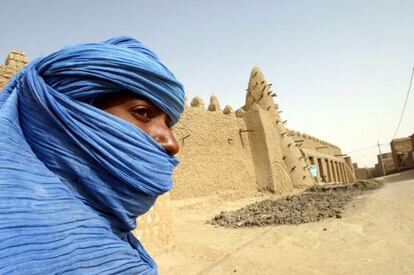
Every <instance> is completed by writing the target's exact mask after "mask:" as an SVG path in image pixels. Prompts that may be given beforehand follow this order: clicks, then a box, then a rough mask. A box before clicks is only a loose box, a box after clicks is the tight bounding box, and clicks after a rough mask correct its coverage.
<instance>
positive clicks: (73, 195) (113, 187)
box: [0, 37, 184, 274]
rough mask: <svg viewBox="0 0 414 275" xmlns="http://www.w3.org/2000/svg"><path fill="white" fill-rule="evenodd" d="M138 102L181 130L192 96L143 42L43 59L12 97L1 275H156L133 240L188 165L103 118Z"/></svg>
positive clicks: (0, 188)
mask: <svg viewBox="0 0 414 275" xmlns="http://www.w3.org/2000/svg"><path fill="white" fill-rule="evenodd" d="M125 91H128V92H132V93H134V94H136V95H137V96H139V97H142V98H145V99H147V100H149V101H151V102H152V103H153V104H154V105H156V106H157V107H159V108H160V109H161V110H163V111H164V112H165V113H166V114H168V116H169V117H170V119H171V121H172V123H176V122H177V121H178V119H179V117H180V115H181V113H182V111H183V108H184V91H183V87H182V85H181V84H180V83H179V82H178V81H177V80H176V78H175V77H174V75H173V74H172V73H171V72H170V71H169V70H168V69H167V68H166V67H165V66H164V65H163V64H161V63H160V61H159V59H158V57H157V56H156V55H155V54H154V53H153V52H151V51H150V50H149V49H148V48H146V47H145V46H144V45H142V44H141V43H140V42H138V41H136V40H134V39H132V38H129V37H116V38H113V39H110V40H108V41H105V42H102V43H90V44H81V45H76V46H70V47H66V48H64V49H62V50H60V51H58V52H56V53H53V54H51V55H49V56H47V57H45V58H41V59H37V60H35V61H33V62H32V63H30V64H29V65H28V66H27V67H26V68H24V69H23V70H22V71H21V72H19V73H18V74H17V75H16V76H15V78H14V79H12V80H11V81H10V82H9V84H8V85H7V86H6V87H5V88H4V90H3V92H1V93H0V217H1V218H0V273H1V274H56V273H77V274H121V273H125V274H152V273H157V269H156V264H155V263H154V261H153V260H152V259H151V257H150V256H149V255H148V254H147V253H146V252H145V250H144V249H143V247H142V246H141V244H140V243H139V241H138V240H136V239H135V238H134V237H133V236H132V234H131V233H130V231H131V230H132V229H133V228H135V226H136V223H135V219H136V217H137V216H139V215H140V214H142V213H145V212H146V211H148V209H149V208H150V207H151V206H152V205H153V203H154V202H155V200H156V197H157V196H158V195H160V194H162V193H164V192H166V191H168V190H170V189H171V187H172V182H171V174H172V171H173V169H174V167H175V166H176V165H177V163H178V161H177V159H176V158H175V157H173V156H170V155H169V154H168V153H167V152H166V151H165V150H164V149H163V147H162V146H160V145H159V144H158V143H157V142H156V141H154V140H153V139H152V138H151V137H149V136H148V135H147V134H146V133H144V132H143V131H142V130H141V129H139V128H137V127H136V126H134V125H132V124H131V123H129V122H126V121H124V120H122V119H120V118H118V117H115V116H113V115H111V114H108V113H106V112H104V111H102V110H99V109H97V108H95V107H93V106H92V105H91V104H90V103H91V102H93V100H94V99H95V98H97V97H100V96H102V95H105V94H109V93H111V94H112V93H119V92H125Z"/></svg>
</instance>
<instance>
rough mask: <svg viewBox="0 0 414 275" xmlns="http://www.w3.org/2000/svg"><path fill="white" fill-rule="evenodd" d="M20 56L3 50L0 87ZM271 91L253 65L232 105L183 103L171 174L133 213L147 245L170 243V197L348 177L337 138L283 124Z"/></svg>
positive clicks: (277, 188)
mask: <svg viewBox="0 0 414 275" xmlns="http://www.w3.org/2000/svg"><path fill="white" fill-rule="evenodd" d="M27 62H28V58H27V56H26V55H25V54H24V53H22V52H18V51H11V52H10V53H9V54H8V56H7V58H6V61H5V64H4V65H0V90H1V89H2V88H3V87H4V86H5V85H6V84H7V82H8V80H9V79H10V78H12V77H13V76H14V75H15V74H16V73H17V72H18V71H19V70H20V69H21V68H23V67H24V66H25V65H26V64H27ZM276 97H277V95H276V93H274V92H273V91H272V87H271V84H269V83H268V82H267V80H266V79H265V77H264V75H263V74H262V72H261V71H260V69H259V68H257V67H255V68H253V70H252V72H251V75H250V79H249V84H248V87H247V94H246V100H245V104H244V106H242V107H241V108H239V109H237V110H236V111H233V110H232V108H231V107H230V106H225V107H224V108H223V109H221V107H220V104H219V101H218V99H217V98H216V97H215V96H212V97H211V98H210V102H209V105H208V106H207V107H206V105H205V104H204V102H203V101H202V99H201V98H199V97H195V98H194V99H192V101H191V102H190V104H189V105H187V106H186V107H185V110H184V113H183V115H182V118H181V120H180V122H179V123H178V124H177V125H175V126H174V128H173V131H174V133H175V135H176V137H177V140H178V141H179V143H180V152H179V153H178V158H179V159H180V161H181V163H180V165H179V166H178V167H177V169H176V171H175V173H174V175H173V180H174V188H173V189H172V190H171V191H170V192H169V193H167V194H165V195H163V196H161V197H160V198H159V199H158V200H157V203H156V204H155V205H154V206H153V208H152V209H151V210H150V211H149V212H148V213H146V214H145V215H143V216H141V217H139V218H138V228H137V229H136V230H135V231H134V233H135V234H136V235H137V236H138V238H139V239H140V240H141V241H142V242H143V243H144V245H145V246H146V247H147V248H148V249H149V250H150V251H151V252H154V251H157V250H159V249H165V248H168V247H170V246H171V245H173V244H174V217H173V209H172V205H171V201H172V200H180V199H187V198H194V197H203V196H208V195H212V194H217V193H220V192H230V191H243V192H257V191H262V192H272V193H277V194H282V193H285V192H289V191H292V190H295V189H300V188H304V187H307V186H311V185H315V184H323V183H331V182H353V181H354V180H355V171H354V168H353V166H352V162H351V159H350V157H347V156H345V155H344V154H342V152H341V149H340V148H339V147H338V146H336V145H333V144H331V143H329V142H326V141H323V140H320V139H318V138H316V137H314V136H311V135H308V134H305V133H301V132H299V131H295V130H291V129H288V128H286V126H285V123H286V121H284V120H283V119H282V117H281V116H280V112H279V106H278V105H277V103H276Z"/></svg>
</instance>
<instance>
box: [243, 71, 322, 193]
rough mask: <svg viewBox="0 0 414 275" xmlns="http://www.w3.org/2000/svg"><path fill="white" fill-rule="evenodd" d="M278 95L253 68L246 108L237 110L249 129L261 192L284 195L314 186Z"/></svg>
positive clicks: (259, 72)
mask: <svg viewBox="0 0 414 275" xmlns="http://www.w3.org/2000/svg"><path fill="white" fill-rule="evenodd" d="M275 97H276V93H274V92H273V91H272V84H269V83H268V82H267V81H266V79H265V77H264V75H263V73H262V72H261V71H260V69H259V68H257V67H254V68H253V70H252V72H251V74H250V80H249V85H248V88H247V94H246V103H245V105H244V106H243V107H242V108H240V109H239V110H237V112H236V115H237V116H238V117H242V118H243V119H244V120H245V122H246V125H247V127H248V129H247V130H248V131H249V132H248V134H249V140H250V146H251V150H252V155H253V161H254V162H255V171H256V177H257V179H258V189H259V190H260V189H267V190H270V191H273V192H284V191H287V190H290V189H293V188H299V187H304V186H309V185H313V184H315V180H314V179H313V177H312V176H311V174H310V172H309V169H308V165H307V163H306V160H305V156H304V154H303V153H302V152H301V150H300V148H299V147H298V146H299V145H298V144H296V143H295V140H294V139H293V138H292V137H291V134H290V133H289V131H288V129H286V127H285V124H286V121H283V120H282V118H281V116H280V110H279V106H278V105H277V104H275V102H274V98H275Z"/></svg>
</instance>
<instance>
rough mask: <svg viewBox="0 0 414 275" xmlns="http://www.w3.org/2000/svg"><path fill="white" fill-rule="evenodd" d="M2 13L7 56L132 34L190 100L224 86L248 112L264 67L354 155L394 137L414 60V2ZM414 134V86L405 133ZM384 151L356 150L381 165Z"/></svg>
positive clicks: (223, 94) (98, 4) (76, 2)
mask: <svg viewBox="0 0 414 275" xmlns="http://www.w3.org/2000/svg"><path fill="white" fill-rule="evenodd" d="M0 18H1V21H2V23H1V26H2V28H1V32H0V37H1V43H0V58H1V59H3V58H5V57H6V55H7V53H8V52H9V51H10V50H11V49H20V50H23V51H24V52H25V53H26V54H27V55H28V56H29V57H30V58H31V59H33V58H34V57H38V56H42V55H46V54H48V53H51V52H53V51H55V50H57V49H59V48H61V47H63V46H65V45H67V44H77V43H80V42H95V41H101V40H104V39H107V38H109V37H112V36H115V35H130V36H133V37H135V38H137V39H138V40H141V41H142V42H144V44H147V45H148V46H150V48H152V49H153V50H154V51H155V52H156V53H157V54H158V55H159V56H160V58H161V60H162V61H163V62H164V63H165V64H167V66H168V67H170V68H171V70H172V71H173V72H174V73H175V75H176V76H177V78H179V79H180V80H181V81H182V82H183V83H184V85H185V88H186V92H187V97H188V98H189V101H190V100H191V99H192V98H193V97H194V96H201V97H202V98H203V99H204V101H205V102H206V103H208V101H209V97H210V96H211V95H212V94H213V93H214V95H216V96H217V97H218V98H219V101H220V104H221V105H222V106H224V105H226V104H230V105H231V106H232V107H233V109H237V108H239V107H240V106H241V105H243V103H244V98H245V89H246V87H247V82H248V79H249V74H250V70H251V68H252V67H253V66H255V65H257V66H259V67H260V68H261V69H262V71H263V73H264V74H265V76H266V78H267V79H268V81H269V82H271V83H273V87H274V90H275V91H276V92H277V93H278V97H277V103H278V104H279V105H280V106H281V109H282V110H283V113H282V117H283V119H287V120H288V123H287V126H288V127H289V128H291V129H295V130H299V131H301V132H306V133H308V134H311V135H314V136H316V137H318V138H320V139H324V140H326V141H328V142H331V143H334V144H336V145H338V146H339V147H341V148H342V151H343V152H344V153H347V152H349V151H353V150H356V149H359V148H363V147H367V146H371V145H375V144H376V142H377V140H379V141H380V142H381V143H387V144H388V143H389V142H390V141H391V138H392V136H393V134H394V131H395V129H396V126H397V122H398V120H399V117H400V114H401V110H402V107H403V103H404V99H405V96H406V93H407V90H408V84H409V80H410V75H411V70H412V67H413V65H414V1H412V0H407V1H397V0H390V1H379V0H375V1H374V0H371V1H360V0H359V1H356V0H347V1H339V0H337V1H332V0H329V1H328V0H327V1H320V0H313V1H305V0H303V1H260V0H256V1H252V0H250V1H235V0H234V1H230V0H227V1H226V0H221V1H215V0H209V1H196V0H192V1H171V0H170V1H167V0H165V1H155V0H153V1H139V0H128V1H104V0H100V1H96V0H95V1H91V0H88V1H81V0H70V1H56V0H55V1H52V0H50V1H42V0H37V1H29V0H27V1H18V0H13V1H8V0H3V1H1V5H0ZM413 90H414V87H413ZM412 133H414V92H413V91H412V93H411V95H410V97H409V99H408V103H407V109H406V113H405V115H404V118H403V121H402V123H401V127H400V130H399V132H398V135H397V136H399V137H403V136H408V135H410V134H412ZM382 149H383V150H384V151H389V150H390V149H389V146H383V147H382ZM377 152H378V148H375V147H372V148H371V149H368V150H363V151H359V152H355V153H353V154H351V156H352V157H353V160H354V161H357V162H358V163H359V164H360V166H364V165H372V164H374V163H375V161H376V153H377Z"/></svg>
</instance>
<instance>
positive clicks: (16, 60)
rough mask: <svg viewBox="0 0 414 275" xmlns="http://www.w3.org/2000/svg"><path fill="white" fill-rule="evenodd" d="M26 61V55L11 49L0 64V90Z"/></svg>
mask: <svg viewBox="0 0 414 275" xmlns="http://www.w3.org/2000/svg"><path fill="white" fill-rule="evenodd" d="M27 62H28V58H27V56H26V55H25V54H24V53H23V52H20V51H11V52H10V53H9V54H8V55H7V57H6V61H5V62H4V65H3V64H0V90H1V89H2V88H3V87H4V86H6V84H7V82H8V81H9V80H10V79H11V78H12V77H13V76H14V75H15V74H16V73H17V72H18V71H19V70H20V69H21V68H23V67H24V66H26V64H27Z"/></svg>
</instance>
